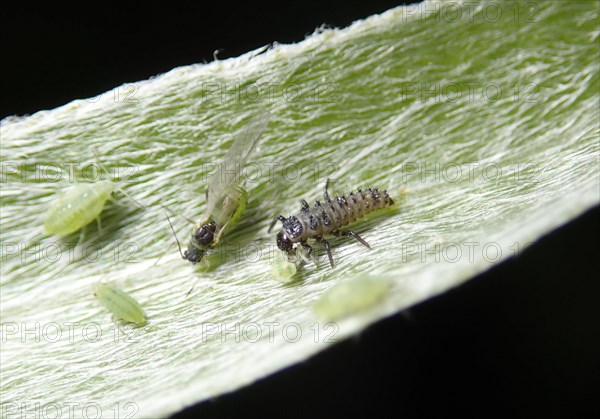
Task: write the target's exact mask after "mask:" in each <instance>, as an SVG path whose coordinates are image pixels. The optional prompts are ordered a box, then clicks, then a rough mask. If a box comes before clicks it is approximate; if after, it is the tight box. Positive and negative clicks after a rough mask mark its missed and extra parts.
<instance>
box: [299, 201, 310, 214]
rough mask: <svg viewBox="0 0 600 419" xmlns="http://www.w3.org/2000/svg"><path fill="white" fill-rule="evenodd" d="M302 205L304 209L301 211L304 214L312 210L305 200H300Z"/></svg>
mask: <svg viewBox="0 0 600 419" xmlns="http://www.w3.org/2000/svg"><path fill="white" fill-rule="evenodd" d="M300 205H301V206H302V207H301V208H300V210H301V211H302V212H308V210H309V209H310V206H309V205H308V202H306V201H305V200H304V199H301V200H300Z"/></svg>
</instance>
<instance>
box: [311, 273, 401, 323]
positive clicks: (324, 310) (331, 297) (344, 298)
mask: <svg viewBox="0 0 600 419" xmlns="http://www.w3.org/2000/svg"><path fill="white" fill-rule="evenodd" d="M389 288H390V283H389V281H387V280H383V279H380V278H373V277H368V276H366V277H362V278H356V279H350V280H347V281H343V282H340V283H338V284H336V285H334V286H333V287H332V288H331V289H329V290H327V291H325V293H324V294H323V295H322V296H321V297H320V298H319V299H318V300H317V301H316V302H315V303H314V305H313V312H314V313H315V314H316V315H317V316H318V317H320V318H322V319H324V320H327V321H329V320H337V319H340V318H342V317H347V316H349V315H351V314H354V313H356V312H359V311H362V310H365V309H368V308H369V307H372V306H373V305H375V303H377V302H378V301H379V300H381V299H382V298H383V297H385V296H386V295H387V293H388V291H389Z"/></svg>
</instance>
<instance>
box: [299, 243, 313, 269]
mask: <svg viewBox="0 0 600 419" xmlns="http://www.w3.org/2000/svg"><path fill="white" fill-rule="evenodd" d="M300 244H301V245H302V248H303V249H304V250H306V260H308V259H310V257H311V256H312V252H313V248H312V247H310V246H309V244H308V243H300ZM313 261H314V259H313ZM315 264H316V262H315Z"/></svg>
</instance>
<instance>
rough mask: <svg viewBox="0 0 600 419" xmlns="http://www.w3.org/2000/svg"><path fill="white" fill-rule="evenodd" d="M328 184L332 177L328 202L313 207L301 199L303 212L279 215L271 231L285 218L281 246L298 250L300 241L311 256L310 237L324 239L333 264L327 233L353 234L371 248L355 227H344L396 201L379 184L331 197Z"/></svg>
mask: <svg viewBox="0 0 600 419" xmlns="http://www.w3.org/2000/svg"><path fill="white" fill-rule="evenodd" d="M328 186H329V179H327V181H326V182H325V192H324V198H325V202H323V203H321V202H319V201H317V202H316V204H315V206H314V207H312V208H311V207H310V206H309V205H308V203H307V202H306V201H305V200H304V199H302V200H301V201H300V203H301V205H302V208H301V209H300V212H298V213H297V214H296V215H292V216H289V217H287V218H285V217H284V216H282V215H278V216H277V217H275V219H274V220H273V222H272V223H271V226H270V227H269V232H270V231H271V230H272V229H273V227H274V226H275V223H276V222H277V221H281V222H282V224H283V226H282V229H281V231H280V232H279V234H277V247H279V248H280V249H281V250H283V251H285V252H287V253H288V255H291V254H292V253H293V252H294V245H295V244H297V243H299V244H300V245H301V246H302V247H303V248H304V250H305V251H306V254H307V256H308V257H310V255H311V254H312V247H310V246H309V245H308V243H307V241H308V239H314V240H316V241H317V242H319V243H322V244H323V245H324V246H325V249H326V250H327V256H328V258H329V264H330V265H331V267H332V268H333V257H332V255H331V248H330V246H329V242H328V241H327V240H325V239H324V238H323V237H324V236H325V235H327V234H331V235H333V236H346V237H353V238H355V239H356V240H358V241H359V242H360V243H361V244H363V245H364V246H366V247H368V248H369V249H370V248H371V246H369V244H368V243H367V242H366V241H364V240H363V239H362V238H361V237H360V236H359V235H358V234H356V233H355V232H354V231H351V230H345V231H340V228H342V227H343V226H346V225H348V224H350V223H353V222H355V221H356V220H358V219H359V218H362V217H364V216H365V215H367V214H368V213H370V212H373V211H376V210H379V209H383V208H386V207H391V206H393V205H394V201H392V198H390V196H389V195H388V193H387V191H383V192H379V190H378V189H377V188H375V189H371V188H368V189H367V190H366V191H364V192H363V191H362V190H360V189H359V190H358V191H357V192H356V193H354V192H350V193H349V194H348V196H345V195H338V196H336V197H335V198H333V199H331V197H330V196H329V193H328V192H327V188H328Z"/></svg>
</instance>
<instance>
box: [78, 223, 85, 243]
mask: <svg viewBox="0 0 600 419" xmlns="http://www.w3.org/2000/svg"><path fill="white" fill-rule="evenodd" d="M84 238H85V226H83V227H82V228H81V230H79V241H78V242H77V244H81V243H83V239H84Z"/></svg>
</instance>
